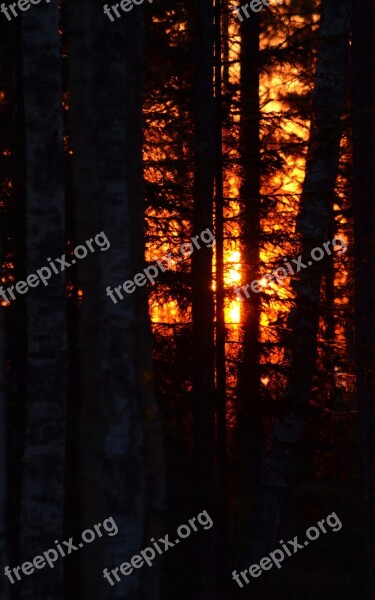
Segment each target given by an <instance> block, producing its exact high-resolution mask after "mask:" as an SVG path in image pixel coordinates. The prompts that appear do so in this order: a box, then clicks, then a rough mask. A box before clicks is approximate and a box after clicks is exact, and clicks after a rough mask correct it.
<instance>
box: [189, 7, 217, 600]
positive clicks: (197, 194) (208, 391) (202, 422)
mask: <svg viewBox="0 0 375 600" xmlns="http://www.w3.org/2000/svg"><path fill="white" fill-rule="evenodd" d="M194 12H195V15H194V16H195V21H194V56H195V64H196V70H195V75H194V120H195V131H196V152H195V177H194V213H193V235H199V234H200V233H201V232H202V231H203V230H205V229H207V228H209V229H210V231H213V218H212V214H213V194H214V176H215V134H214V132H215V123H214V96H213V67H214V12H213V4H212V0H203V1H202V0H197V1H196V2H195V11H194ZM212 255H213V250H212V248H208V247H206V246H204V245H202V248H201V249H200V250H196V251H195V252H194V253H193V255H192V312H193V399H194V431H193V435H194V442H193V444H194V447H193V479H194V505H195V507H196V510H197V511H201V510H207V511H208V512H210V511H211V512H213V509H214V505H215V497H214V456H215V429H214V428H215V378H214V324H213V323H214V303H213V292H212ZM207 533H208V536H207V539H206V540H205V543H204V544H201V545H199V547H198V548H197V549H196V550H197V551H196V553H195V558H194V562H195V571H196V597H197V598H199V599H200V600H208V599H209V598H212V597H213V596H214V595H215V593H216V592H215V590H216V541H215V533H214V531H213V530H210V531H209V532H207Z"/></svg>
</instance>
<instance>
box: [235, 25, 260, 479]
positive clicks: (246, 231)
mask: <svg viewBox="0 0 375 600" xmlns="http://www.w3.org/2000/svg"><path fill="white" fill-rule="evenodd" d="M259 35H260V17H259V15H257V14H254V15H252V16H251V19H245V20H244V21H243V23H241V88H240V90H241V111H240V113H241V123H240V127H241V128H240V152H241V156H240V164H241V167H242V172H241V178H242V183H241V217H242V244H241V252H242V280H243V281H244V283H245V284H250V283H251V282H252V281H254V280H256V279H258V275H259V245H260V105H259V73H260V67H259ZM249 293H250V298H249V299H246V298H245V297H244V302H243V303H242V307H241V313H242V314H241V333H242V357H241V363H240V368H239V376H238V414H237V422H238V426H237V427H238V434H239V443H240V461H241V478H242V480H243V482H244V484H245V485H246V484H247V485H249V483H252V484H254V483H255V482H256V481H257V479H258V476H259V473H258V471H259V466H260V451H261V421H260V377H259V354H260V352H259V320H260V298H259V295H258V294H256V293H254V292H252V290H251V289H250V288H249Z"/></svg>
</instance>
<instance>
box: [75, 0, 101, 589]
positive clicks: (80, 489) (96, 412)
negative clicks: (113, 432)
mask: <svg viewBox="0 0 375 600" xmlns="http://www.w3.org/2000/svg"><path fill="white" fill-rule="evenodd" d="M91 11H92V9H91V4H90V2H89V1H87V0H74V1H69V2H68V3H67V5H66V15H65V16H66V33H67V41H68V55H69V62H68V90H69V102H70V108H69V111H68V118H69V121H68V122H69V143H70V146H71V147H72V149H73V152H74V154H73V161H72V167H73V168H72V186H73V203H74V217H75V228H74V238H75V239H74V245H75V244H82V243H84V242H85V240H89V239H91V238H92V237H93V236H95V235H96V234H97V233H98V232H99V231H101V230H102V225H101V219H100V209H101V205H100V197H99V195H98V194H97V193H95V192H96V189H95V182H96V169H97V164H96V153H95V150H96V147H95V138H96V132H95V129H94V124H95V121H94V118H95V116H94V106H95V94H94V87H95V86H94V82H93V78H92V69H93V59H94V52H95V48H93V47H92V12H91ZM76 274H77V277H76V286H77V288H78V289H79V290H81V291H82V293H83V296H82V299H81V302H79V303H78V297H76V302H77V304H78V307H77V311H78V314H77V317H78V324H79V325H78V344H77V355H78V356H77V367H78V369H77V370H78V374H79V375H78V377H79V385H78V393H76V394H75V395H74V396H73V399H72V401H73V402H74V406H72V407H71V412H73V414H77V415H79V416H78V426H77V424H76V423H72V425H73V427H74V429H75V431H76V435H77V440H76V439H75V440H74V445H73V448H70V452H72V453H73V454H74V463H73V464H72V465H71V468H72V471H71V472H74V473H75V476H76V478H77V483H76V486H75V490H74V491H75V502H74V505H73V507H72V509H73V510H75V513H73V514H74V516H73V519H72V521H75V522H74V523H72V524H73V525H74V526H75V527H74V529H75V530H76V531H79V530H80V531H82V530H83V529H85V528H86V527H89V526H90V524H93V523H98V522H101V521H102V520H103V518H104V517H106V516H107V514H106V510H105V507H104V499H103V458H102V453H103V444H104V427H103V426H104V423H103V404H104V401H105V396H104V383H103V373H102V365H101V353H102V345H103V340H102V329H101V327H100V326H99V323H101V322H102V318H103V316H102V315H103V303H104V298H103V294H101V293H99V291H98V286H99V284H100V282H101V278H100V253H99V250H97V251H96V252H95V253H94V254H91V253H90V254H89V255H88V256H87V257H86V258H85V259H84V260H81V261H78V262H77V268H76ZM77 296H78V295H77ZM77 494H78V499H77V497H76V496H77ZM77 513H78V514H77ZM103 557H104V547H103V543H97V544H91V545H90V546H88V547H87V548H85V552H84V554H83V553H82V554H81V555H80V556H79V557H78V556H77V562H76V566H75V565H72V567H71V568H72V569H73V571H72V573H69V575H70V579H71V580H72V581H70V585H71V586H72V591H71V593H73V594H75V597H77V598H82V599H85V598H87V599H88V598H90V599H91V600H99V598H102V597H103V593H104V580H103V578H102V577H100V578H99V579H98V576H97V572H96V571H95V570H94V569H93V568H92V565H93V564H97V565H101V564H102V562H103ZM78 573H79V578H78V577H77V575H78Z"/></svg>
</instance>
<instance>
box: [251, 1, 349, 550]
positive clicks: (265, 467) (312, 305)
mask: <svg viewBox="0 0 375 600" xmlns="http://www.w3.org/2000/svg"><path fill="white" fill-rule="evenodd" d="M348 19H349V4H348V3H347V2H342V0H325V1H324V2H323V8H322V18H321V29H320V38H321V41H320V46H319V51H318V62H317V74H316V83H315V89H314V96H313V118H312V124H311V131H310V140H309V150H308V158H307V164H306V176H305V182H304V186H303V191H302V196H301V204H300V209H299V214H298V218H297V225H296V231H297V234H298V235H299V237H300V240H301V250H302V252H301V253H302V254H303V256H304V257H310V253H311V250H312V249H313V248H314V247H317V246H322V245H323V243H324V242H325V241H327V230H328V226H329V215H330V204H331V203H332V201H333V194H334V188H335V180H336V176H337V170H338V160H339V147H340V138H341V124H340V119H341V115H342V110H343V101H344V95H345V84H346V80H347V78H346V75H347V66H348ZM307 260H308V258H306V261H307ZM323 270H324V261H323V262H315V263H314V264H313V265H312V266H309V267H308V268H307V269H305V270H302V271H301V272H300V273H299V275H298V276H297V277H296V278H295V280H294V281H293V289H294V292H295V294H296V298H295V307H294V308H292V310H291V311H290V314H289V317H288V322H287V332H288V335H287V339H286V345H287V349H286V357H285V360H286V362H287V369H288V386H287V389H286V392H285V397H284V402H283V407H284V408H283V410H282V416H281V417H280V418H278V419H277V420H276V421H275V423H274V424H273V425H272V426H271V431H270V435H269V440H268V444H267V449H266V451H265V455H264V459H263V464H262V473H261V491H260V497H259V498H258V506H257V510H258V512H257V532H256V535H257V538H258V548H257V551H256V554H257V555H258V553H263V552H266V549H268V548H274V547H275V544H276V543H277V541H278V540H279V536H280V535H281V532H282V529H283V526H284V525H285V519H286V514H287V513H286V505H287V498H288V493H289V489H290V484H291V482H292V480H293V477H294V475H295V472H296V469H297V464H298V451H299V448H300V442H301V437H302V433H303V426H304V421H305V417H304V415H305V413H306V410H307V407H308V404H309V399H310V390H311V383H312V377H313V373H314V369H315V363H316V352H317V333H318V325H319V302H320V287H321V281H322V274H323Z"/></svg>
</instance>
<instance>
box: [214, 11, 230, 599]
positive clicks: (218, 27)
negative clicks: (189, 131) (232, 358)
mask: <svg viewBox="0 0 375 600" xmlns="http://www.w3.org/2000/svg"><path fill="white" fill-rule="evenodd" d="M224 8H225V7H224V2H223V0H215V146H216V148H215V150H216V160H215V166H216V169H215V170H216V174H215V234H216V294H215V301H216V312H215V317H216V362H215V367H216V406H217V416H216V423H217V427H216V431H217V433H216V440H217V485H218V493H217V496H218V517H217V519H218V524H217V527H218V538H219V539H218V596H219V598H223V599H224V598H226V597H227V584H228V581H227V573H228V567H227V560H228V559H227V552H228V474H227V470H228V469H227V463H228V455H227V445H228V442H227V404H226V403H227V385H226V357H225V342H226V327H225V311H224V302H225V288H224V160H223V119H224V112H223V108H224V107H223V75H224V77H225V76H226V74H225V67H224V68H223V65H222V58H224V60H225V55H226V50H225V44H224V51H223V43H222V40H223V36H222V26H223V25H222V23H223V12H224V10H223V9H224ZM223 72H224V73H223ZM225 83H226V81H225V80H224V84H225Z"/></svg>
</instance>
